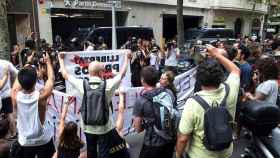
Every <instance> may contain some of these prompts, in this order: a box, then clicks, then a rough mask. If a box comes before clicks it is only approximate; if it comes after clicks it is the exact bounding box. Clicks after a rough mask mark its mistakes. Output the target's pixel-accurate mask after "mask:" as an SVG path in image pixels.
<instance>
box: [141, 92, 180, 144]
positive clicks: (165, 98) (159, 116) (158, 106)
mask: <svg viewBox="0 0 280 158" xmlns="http://www.w3.org/2000/svg"><path fill="white" fill-rule="evenodd" d="M143 97H144V98H146V99H147V100H148V101H149V102H151V103H152V107H151V108H152V110H153V114H154V118H152V119H150V120H148V119H146V120H144V128H145V127H146V128H148V127H152V128H153V130H154V132H155V133H156V134H157V135H158V136H160V137H161V138H163V139H164V140H167V141H174V140H176V136H177V129H178V124H179V121H180V118H179V112H178V110H177V108H176V105H177V104H176V101H175V102H173V100H172V96H171V94H170V92H167V91H166V90H165V89H163V88H158V89H157V90H156V91H155V92H154V93H152V94H151V93H148V94H147V93H146V94H143Z"/></svg>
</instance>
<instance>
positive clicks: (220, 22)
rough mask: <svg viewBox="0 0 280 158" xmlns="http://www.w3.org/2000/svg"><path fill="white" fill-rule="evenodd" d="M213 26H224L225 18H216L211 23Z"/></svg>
mask: <svg viewBox="0 0 280 158" xmlns="http://www.w3.org/2000/svg"><path fill="white" fill-rule="evenodd" d="M213 23H214V25H225V17H223V16H216V17H215V18H214V21H213Z"/></svg>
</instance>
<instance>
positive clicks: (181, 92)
mask: <svg viewBox="0 0 280 158" xmlns="http://www.w3.org/2000/svg"><path fill="white" fill-rule="evenodd" d="M195 74H196V67H194V68H192V69H190V70H189V71H187V72H185V73H183V74H180V75H178V76H176V77H175V80H174V85H175V87H176V89H177V91H178V93H177V103H178V108H179V109H180V110H182V108H183V106H184V104H185V102H186V99H187V98H189V97H190V96H191V95H192V94H193V91H194V86H195V81H196V80H195Z"/></svg>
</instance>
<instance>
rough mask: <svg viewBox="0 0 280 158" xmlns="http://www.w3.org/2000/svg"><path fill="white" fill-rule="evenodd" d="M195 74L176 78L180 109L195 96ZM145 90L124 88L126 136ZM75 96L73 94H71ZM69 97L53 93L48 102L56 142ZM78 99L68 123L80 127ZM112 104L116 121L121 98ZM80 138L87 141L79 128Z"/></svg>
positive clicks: (194, 69)
mask: <svg viewBox="0 0 280 158" xmlns="http://www.w3.org/2000/svg"><path fill="white" fill-rule="evenodd" d="M195 73H196V68H193V69H191V70H189V71H187V72H185V73H183V74H180V75H178V76H176V78H175V81H174V84H175V86H176V88H177V90H178V95H177V98H178V105H179V109H180V110H182V108H183V105H184V103H185V101H186V99H187V98H188V97H190V96H191V95H192V94H193V90H194V85H195ZM142 90H143V87H126V88H124V92H125V94H126V99H125V105H126V109H125V113H124V128H123V132H124V134H125V135H126V134H129V132H130V131H131V129H132V127H131V122H132V118H133V116H132V112H133V107H134V104H135V101H136V99H137V98H138V97H139V96H140V93H141V91H142ZM70 94H73V93H70ZM68 97H71V95H68V94H65V93H62V92H59V91H55V90H54V91H53V95H52V96H51V97H50V98H49V101H48V112H47V118H48V120H50V121H51V124H52V126H53V131H54V133H56V134H55V137H54V140H57V137H58V127H59V126H58V124H59V119H60V115H61V112H62V109H63V107H62V106H63V103H64V102H66V101H67V100H68ZM74 97H75V98H76V100H75V102H74V103H72V104H71V105H69V111H68V114H67V118H66V121H73V122H76V123H77V124H78V126H79V125H80V120H81V118H80V113H79V110H80V107H81V102H82V100H81V98H80V97H79V96H74ZM112 104H113V111H114V112H113V118H114V120H116V117H117V112H118V104H119V96H118V95H114V96H113V97H112ZM79 136H80V137H81V139H82V140H83V141H85V136H84V134H83V131H82V129H81V128H80V126H79Z"/></svg>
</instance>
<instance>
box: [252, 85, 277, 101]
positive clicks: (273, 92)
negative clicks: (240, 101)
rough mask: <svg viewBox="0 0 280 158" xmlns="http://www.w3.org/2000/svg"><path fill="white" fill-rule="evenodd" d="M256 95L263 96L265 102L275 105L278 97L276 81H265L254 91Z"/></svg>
mask: <svg viewBox="0 0 280 158" xmlns="http://www.w3.org/2000/svg"><path fill="white" fill-rule="evenodd" d="M256 91H257V92H258V93H261V94H263V95H265V100H264V101H265V102H269V103H271V104H275V105H276V101H277V95H278V83H277V81H276V80H267V81H265V82H263V83H261V84H260V85H259V86H258V87H257V90H256Z"/></svg>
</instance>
